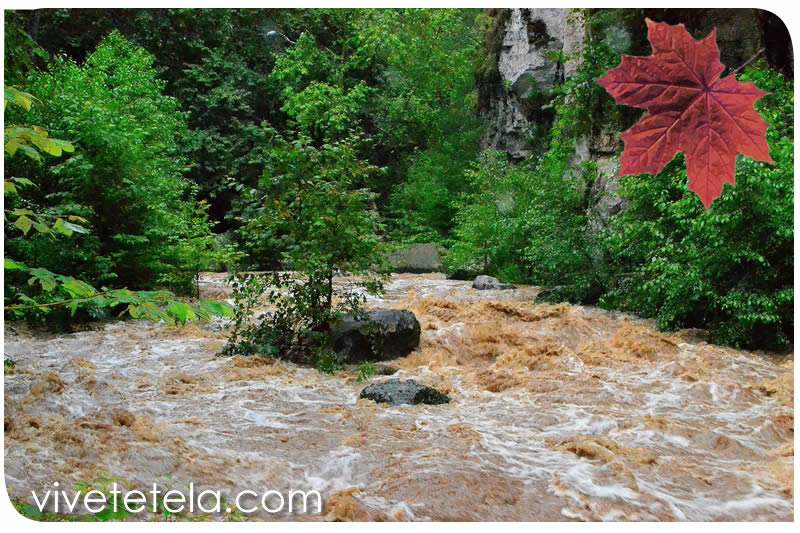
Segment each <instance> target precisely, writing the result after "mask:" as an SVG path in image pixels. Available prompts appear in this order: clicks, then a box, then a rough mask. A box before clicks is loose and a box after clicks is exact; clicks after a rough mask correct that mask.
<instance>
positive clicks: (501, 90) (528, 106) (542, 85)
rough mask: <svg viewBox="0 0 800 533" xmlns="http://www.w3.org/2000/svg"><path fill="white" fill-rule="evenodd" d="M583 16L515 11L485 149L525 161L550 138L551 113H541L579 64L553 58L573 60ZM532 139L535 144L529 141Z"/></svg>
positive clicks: (505, 41)
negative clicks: (537, 144)
mask: <svg viewBox="0 0 800 533" xmlns="http://www.w3.org/2000/svg"><path fill="white" fill-rule="evenodd" d="M580 18H581V16H580V14H577V13H573V12H571V11H570V10H568V9H546V8H532V9H511V10H510V14H509V16H508V17H507V20H506V22H505V29H504V33H503V41H502V48H501V51H500V54H499V57H498V59H497V69H498V71H499V74H500V83H499V84H498V85H497V86H495V87H493V88H482V90H491V91H493V94H492V95H490V97H489V98H488V99H487V101H488V103H489V108H488V109H486V110H485V113H484V114H485V117H486V118H487V119H488V122H489V130H488V134H487V138H486V143H485V144H486V147H487V148H492V149H494V150H504V151H506V152H508V154H509V156H510V157H512V158H513V159H516V160H522V159H524V158H525V157H527V156H528V155H529V154H530V153H531V152H532V151H533V150H534V146H535V142H536V138H537V137H543V136H546V135H547V132H548V131H549V128H550V125H551V124H552V120H553V117H552V113H551V112H550V111H549V110H545V109H542V107H543V106H544V105H545V104H547V103H548V102H549V101H550V98H551V93H552V90H553V87H554V86H555V85H556V84H557V83H559V82H561V81H563V79H564V77H565V76H570V75H572V74H573V73H574V72H575V68H576V67H577V63H575V62H574V61H567V62H566V63H565V64H564V65H561V64H560V63H558V62H557V61H555V60H554V54H572V53H574V52H577V51H579V50H580V47H581V45H582V44H583V40H584V31H583V24H582V21H581V20H580ZM531 139H533V142H532V141H531Z"/></svg>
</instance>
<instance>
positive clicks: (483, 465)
mask: <svg viewBox="0 0 800 533" xmlns="http://www.w3.org/2000/svg"><path fill="white" fill-rule="evenodd" d="M338 283H347V280H346V279H345V280H339V281H338ZM202 291H203V295H204V296H206V297H226V296H227V287H226V286H225V284H224V277H223V276H222V275H219V274H209V275H206V276H204V278H203V281H202ZM537 292H538V291H537V289H536V288H534V287H521V288H518V289H516V290H509V291H477V290H474V289H472V288H471V287H470V283H469V282H462V281H451V280H446V279H444V277H443V276H441V275H438V274H429V275H411V274H402V275H393V276H392V278H391V281H390V283H389V285H388V287H387V291H386V294H385V295H384V296H383V297H381V298H372V299H370V300H369V305H370V306H373V307H385V308H398V309H400V308H403V309H411V310H412V311H413V312H414V313H415V314H416V315H417V317H418V319H419V321H420V323H421V326H422V341H421V346H420V348H419V349H418V350H417V351H415V352H413V353H412V354H411V355H410V356H408V357H406V358H403V359H399V360H396V361H392V362H390V365H392V366H393V367H395V368H397V369H398V371H397V373H396V374H394V375H393V376H376V377H373V378H372V380H373V381H379V380H386V379H393V378H397V377H400V378H414V379H416V380H417V381H419V382H421V383H424V384H426V385H430V386H433V387H436V388H437V389H439V390H440V391H442V392H445V393H447V394H448V395H450V398H451V403H450V404H447V405H434V406H422V405H420V406H403V407H386V406H383V405H376V404H375V403H373V402H371V401H369V400H359V399H358V396H359V392H360V390H361V389H362V388H363V387H364V386H365V383H362V382H359V381H357V379H356V374H355V372H353V371H342V372H340V373H338V374H335V375H326V374H322V373H319V372H317V371H315V370H313V369H309V368H303V367H299V366H296V365H294V364H291V363H284V362H280V361H273V360H268V359H263V358H240V357H235V358H224V357H215V354H216V353H217V352H218V351H219V350H220V348H222V346H223V345H224V343H225V339H226V337H227V334H228V332H227V329H226V326H225V324H224V323H223V322H222V321H220V320H214V321H212V322H211V323H208V324H200V325H188V326H185V327H175V328H170V327H167V326H165V325H163V324H160V325H159V324H152V323H147V322H138V321H115V322H104V323H98V324H93V325H90V326H89V327H86V328H84V330H82V331H77V332H74V333H69V334H52V333H42V332H33V331H31V330H29V329H27V328H25V327H24V326H22V325H19V324H11V325H8V324H7V326H6V330H5V352H6V354H7V355H8V356H10V357H11V358H12V359H13V360H14V361H15V362H16V366H15V367H14V368H6V369H5V378H4V382H5V450H4V453H5V481H6V486H7V488H11V489H12V495H16V496H17V497H22V498H23V499H26V500H28V501H30V502H31V503H33V500H32V499H31V497H30V493H31V491H32V490H35V491H42V492H44V491H46V490H47V489H48V488H51V487H52V486H53V483H54V482H59V483H60V486H62V487H70V488H71V487H72V486H73V485H74V484H75V483H76V482H79V481H91V480H92V479H94V478H96V477H98V476H104V477H110V476H119V477H120V478H123V479H125V480H126V481H127V482H128V483H129V485H130V486H131V487H141V488H148V487H150V486H151V485H152V483H153V482H154V481H158V482H159V483H160V484H162V485H164V486H170V487H182V486H185V485H187V484H188V483H190V482H192V483H194V485H195V486H201V487H209V488H213V489H215V490H217V489H218V490H221V491H222V493H223V495H224V496H225V497H226V498H231V497H232V495H233V494H236V493H237V492H238V491H241V490H245V489H249V490H256V491H261V490H265V489H273V490H278V491H288V490H311V489H313V490H317V491H319V492H320V493H321V494H322V495H323V497H324V499H325V509H324V510H323V512H322V513H320V514H316V513H310V514H307V515H299V516H298V515H277V516H267V515H265V514H263V515H259V519H300V520H320V519H323V520H573V519H574V520H791V519H792V517H793V488H792V487H793V459H794V445H793V438H794V422H793V419H794V412H793V401H794V400H793V399H794V387H793V362H792V358H791V356H775V355H769V354H762V353H751V352H746V351H738V350H733V349H730V348H725V347H720V346H715V345H711V344H708V343H706V342H705V341H704V340H703V336H702V332H697V331H681V332H677V333H669V334H665V333H660V332H658V331H656V330H655V329H654V327H653V324H652V322H651V321H646V320H640V319H636V318H634V317H631V316H628V315H625V314H621V313H615V312H608V311H604V310H600V309H596V308H591V307H582V306H572V305H567V304H559V305H547V304H542V305H536V304H534V301H533V300H534V298H535V295H536V293H537ZM216 518H217V519H227V518H229V517H226V516H222V517H216Z"/></svg>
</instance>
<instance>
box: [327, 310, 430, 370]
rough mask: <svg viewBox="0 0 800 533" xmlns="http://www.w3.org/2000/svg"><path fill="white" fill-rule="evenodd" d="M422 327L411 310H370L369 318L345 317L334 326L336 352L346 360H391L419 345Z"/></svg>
mask: <svg viewBox="0 0 800 533" xmlns="http://www.w3.org/2000/svg"><path fill="white" fill-rule="evenodd" d="M419 335H420V326H419V321H418V320H417V317H416V316H414V313H412V312H411V311H409V310H407V309H379V310H375V311H368V312H367V320H355V319H353V318H344V319H342V320H340V321H339V322H338V323H336V324H334V325H333V327H332V328H331V344H332V348H333V351H334V352H336V353H337V354H339V355H340V356H341V357H342V358H343V362H345V363H360V362H362V361H388V360H390V359H397V358H398V357H405V356H406V355H408V354H409V353H411V352H412V351H414V350H415V349H416V348H417V346H419Z"/></svg>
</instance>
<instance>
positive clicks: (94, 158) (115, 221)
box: [7, 33, 193, 288]
mask: <svg viewBox="0 0 800 533" xmlns="http://www.w3.org/2000/svg"><path fill="white" fill-rule="evenodd" d="M152 62H153V58H152V56H150V55H149V54H148V53H147V52H145V51H144V50H142V49H140V48H136V47H134V46H133V45H131V44H130V43H128V42H127V41H126V40H125V39H124V38H123V37H121V36H120V35H119V34H117V33H112V34H111V35H109V36H108V37H107V38H106V39H105V40H104V41H103V42H102V43H101V44H100V45H99V46H98V48H97V50H95V51H94V52H93V53H92V54H90V55H89V57H88V58H87V59H86V62H85V64H84V65H82V66H80V65H77V64H76V63H74V62H72V61H70V60H68V59H65V58H63V57H58V58H56V59H54V60H53V61H52V63H51V64H50V71H49V72H46V73H45V72H35V71H34V72H32V73H31V74H30V75H29V77H28V86H29V88H30V90H31V92H33V93H34V94H36V95H37V96H38V97H39V98H41V99H42V100H43V101H45V102H47V105H46V106H38V107H36V108H34V109H33V110H32V111H31V113H30V120H31V121H34V122H35V123H39V124H43V125H45V126H46V127H47V128H48V129H49V130H50V131H51V132H52V133H53V134H54V135H58V136H59V137H63V138H68V139H71V140H72V141H73V142H74V143H75V144H76V147H77V148H78V149H77V152H76V154H75V155H73V156H72V157H70V158H69V159H67V160H65V161H52V162H48V163H47V164H45V165H34V164H24V163H19V164H18V163H17V160H12V161H11V162H10V163H11V164H9V165H7V172H9V171H10V172H15V173H17V174H19V175H26V176H30V178H31V179H32V180H33V181H35V182H36V183H37V185H38V189H36V190H35V191H32V192H31V194H30V197H29V200H27V201H26V203H25V206H26V207H29V208H31V209H33V210H34V211H37V212H42V213H43V214H46V215H49V216H62V215H67V214H68V215H76V216H80V217H82V218H83V219H86V220H88V222H89V224H90V225H91V226H92V227H93V228H94V229H93V232H92V233H89V234H86V235H80V236H76V238H74V239H73V246H71V247H69V248H60V247H59V248H54V247H52V246H49V245H48V241H47V237H45V236H37V237H35V238H31V239H25V240H21V239H12V240H10V241H9V243H8V247H9V249H10V250H11V251H13V253H14V254H15V255H16V256H18V257H20V259H22V260H23V261H26V262H30V263H33V264H37V265H40V266H42V267H44V268H47V269H49V270H52V271H56V272H63V273H65V274H74V275H77V274H80V275H81V277H82V278H83V279H85V280H86V281H89V282H97V283H112V282H113V283H120V284H125V285H128V286H131V287H135V288H147V287H152V286H154V285H155V284H156V282H157V281H158V278H159V276H160V275H162V274H166V273H169V272H171V271H173V270H174V269H173V267H174V266H176V265H178V263H180V260H181V258H180V257H179V256H178V254H177V250H176V248H175V246H174V244H175V241H176V238H179V237H180V236H181V235H182V233H183V232H186V231H187V229H189V224H190V219H191V217H190V213H191V209H189V210H188V211H187V209H184V207H183V206H185V205H190V204H191V203H192V202H193V199H192V193H191V190H190V189H189V187H188V184H187V182H185V181H184V180H183V179H182V177H181V174H182V172H183V169H184V166H185V161H184V160H183V159H182V158H181V156H180V155H179V148H180V147H179V146H178V144H177V141H176V139H177V138H178V135H179V134H181V133H182V132H183V131H184V130H185V128H186V125H185V122H184V117H183V115H182V114H181V113H180V111H179V110H178V105H177V102H176V101H175V100H174V99H172V98H168V97H165V96H163V94H162V91H163V82H161V81H159V80H158V78H157V76H156V72H155V70H154V69H153V68H152ZM9 167H10V168H9Z"/></svg>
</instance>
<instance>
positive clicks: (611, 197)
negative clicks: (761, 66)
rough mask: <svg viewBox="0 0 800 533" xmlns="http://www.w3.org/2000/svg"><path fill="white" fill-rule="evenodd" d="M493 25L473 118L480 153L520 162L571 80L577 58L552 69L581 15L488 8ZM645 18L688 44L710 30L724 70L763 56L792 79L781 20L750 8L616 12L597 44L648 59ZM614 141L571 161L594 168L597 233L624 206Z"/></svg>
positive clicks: (580, 34) (574, 38)
mask: <svg viewBox="0 0 800 533" xmlns="http://www.w3.org/2000/svg"><path fill="white" fill-rule="evenodd" d="M490 14H491V15H493V16H494V17H495V19H494V20H495V27H494V29H493V31H492V32H490V34H489V39H490V40H494V42H490V43H488V44H489V46H488V50H490V54H493V55H492V57H490V58H489V61H494V62H495V63H496V64H495V65H492V68H489V69H486V70H487V71H490V72H492V74H493V75H491V76H484V77H483V78H480V77H479V86H478V90H479V102H480V113H481V115H482V116H483V118H484V119H485V120H486V122H487V124H488V129H487V134H486V138H485V142H484V146H485V148H488V149H494V150H500V151H505V152H507V153H508V156H509V158H510V159H511V160H514V161H522V160H523V159H525V158H526V157H527V156H528V155H530V154H531V153H533V152H536V151H540V150H544V149H546V144H545V143H546V140H547V137H548V132H549V129H550V127H551V126H552V123H553V115H552V112H551V111H549V110H548V109H545V108H544V106H545V105H546V104H547V103H548V102H549V101H550V100H551V97H552V90H553V87H554V86H555V84H557V83H558V82H560V81H562V80H563V79H564V78H565V77H568V76H570V75H572V74H573V73H574V72H575V70H576V68H577V67H578V65H579V63H578V61H579V59H573V60H572V61H567V62H566V63H564V64H563V66H562V65H561V64H559V62H557V61H556V58H557V57H558V56H559V55H561V54H567V55H569V54H575V53H576V52H579V51H580V50H581V48H582V46H583V43H584V40H585V36H586V33H585V21H584V17H583V14H582V13H581V12H579V11H577V10H571V9H553V8H550V9H547V8H532V9H508V10H493V11H491V13H490ZM645 18H651V19H653V20H655V21H656V22H666V23H669V24H678V23H684V24H685V25H686V27H687V29H688V30H689V32H690V33H691V34H692V35H693V36H695V37H696V38H700V37H705V36H706V35H708V34H709V33H710V32H711V31H712V30H713V29H714V28H716V30H717V42H718V45H719V48H720V52H721V59H722V62H723V63H724V64H725V65H727V66H728V67H729V71H730V70H733V69H736V68H738V67H739V66H741V65H742V64H744V63H745V62H747V61H748V60H749V59H751V58H752V57H753V56H755V55H756V54H759V53H761V54H763V56H764V57H766V58H767V60H768V61H769V62H770V63H771V64H772V65H773V66H774V67H775V68H778V69H780V70H781V71H783V72H784V74H786V75H787V76H788V77H790V78H791V77H792V76H793V71H792V64H793V52H792V44H791V39H790V37H789V33H788V31H787V30H786V27H785V26H784V24H783V22H782V21H781V20H780V19H779V18H778V17H776V16H775V15H773V14H772V13H770V12H767V11H763V10H758V9H644V10H621V11H620V12H619V17H618V19H616V18H615V19H614V20H612V22H610V23H609V24H608V25H607V27H606V28H604V30H603V31H605V35H604V39H606V41H607V42H609V44H610V45H611V46H612V48H613V49H614V50H616V51H617V52H619V53H621V54H630V55H649V54H650V53H651V52H652V51H651V48H650V44H649V42H648V40H647V30H646V24H645ZM621 147H622V146H621V142H620V141H619V139H618V138H593V137H591V136H588V135H587V137H586V138H585V139H582V140H581V141H580V142H579V143H578V146H577V147H576V151H577V153H576V157H575V163H576V164H578V163H580V162H582V161H586V160H592V161H595V162H596V163H598V165H599V168H600V174H599V177H598V178H597V179H596V180H594V182H593V183H592V190H591V191H590V198H591V204H592V206H593V208H592V209H591V212H590V224H591V226H592V227H593V228H594V229H600V228H602V227H603V226H604V225H605V224H606V223H607V221H608V219H609V217H611V216H612V215H613V214H615V213H617V212H619V210H620V209H622V208H624V205H623V203H622V201H621V200H620V198H619V197H618V196H617V194H616V191H617V189H618V187H619V181H618V180H617V178H616V173H617V170H618V167H617V163H616V162H615V155H616V154H617V153H619V151H620V150H621Z"/></svg>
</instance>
